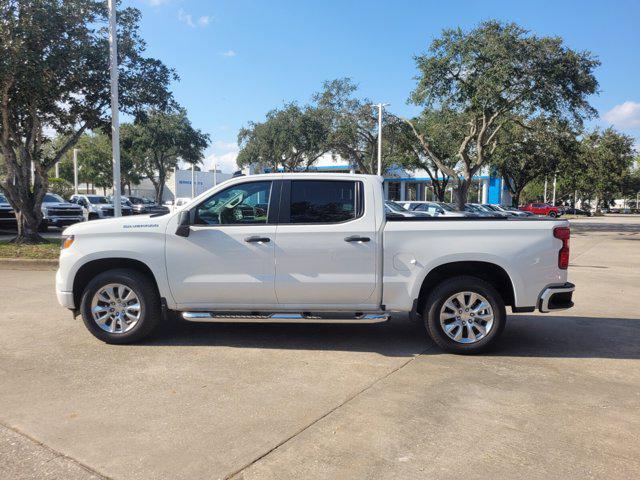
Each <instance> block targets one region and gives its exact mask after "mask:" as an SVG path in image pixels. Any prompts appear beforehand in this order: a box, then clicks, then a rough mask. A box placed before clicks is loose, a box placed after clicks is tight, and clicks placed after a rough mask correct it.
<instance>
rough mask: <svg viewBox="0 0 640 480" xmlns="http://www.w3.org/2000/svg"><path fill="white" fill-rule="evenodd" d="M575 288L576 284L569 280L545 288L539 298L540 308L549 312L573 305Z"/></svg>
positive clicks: (544, 311) (543, 311)
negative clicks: (562, 283)
mask: <svg viewBox="0 0 640 480" xmlns="http://www.w3.org/2000/svg"><path fill="white" fill-rule="evenodd" d="M575 289H576V286H575V285H574V284H573V283H569V282H567V283H565V284H564V285H554V286H551V287H547V288H545V289H544V290H543V291H542V293H541V294H540V298H539V299H538V310H540V311H541V312H542V313H547V312H554V311H556V310H566V309H567V308H571V307H573V300H572V297H573V292H574V290H575Z"/></svg>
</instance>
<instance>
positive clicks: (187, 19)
mask: <svg viewBox="0 0 640 480" xmlns="http://www.w3.org/2000/svg"><path fill="white" fill-rule="evenodd" d="M178 20H180V21H181V22H182V23H186V24H187V25H188V26H190V27H191V28H195V27H196V24H195V23H193V17H192V16H191V14H190V13H187V12H185V11H184V10H183V9H180V10H178Z"/></svg>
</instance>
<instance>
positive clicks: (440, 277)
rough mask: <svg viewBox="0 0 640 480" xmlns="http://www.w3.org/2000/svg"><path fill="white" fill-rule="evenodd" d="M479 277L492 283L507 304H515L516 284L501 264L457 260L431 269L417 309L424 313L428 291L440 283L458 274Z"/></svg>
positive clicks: (417, 301) (423, 285) (422, 288)
mask: <svg viewBox="0 0 640 480" xmlns="http://www.w3.org/2000/svg"><path fill="white" fill-rule="evenodd" d="M462 275H464V276H472V277H478V278H481V279H482V280H484V281H486V282H488V283H490V284H491V285H492V286H493V287H494V288H495V289H496V290H497V291H498V293H500V295H501V296H502V299H503V300H504V303H505V305H508V306H513V305H515V293H514V286H513V282H512V280H511V278H510V277H509V274H508V273H507V272H506V270H505V269H504V268H502V267H501V266H500V265H497V264H495V263H491V262H483V261H457V262H449V263H443V264H441V265H438V266H437V267H435V268H433V269H431V270H430V271H429V273H428V274H427V275H426V277H425V278H424V280H423V281H422V285H421V286H420V291H419V294H418V298H417V299H416V311H417V313H422V311H423V310H424V307H425V303H426V300H427V296H428V293H429V292H430V291H431V290H432V289H433V288H434V287H435V286H436V285H438V284H439V283H441V282H443V281H445V280H448V279H449V278H453V277H458V276H462Z"/></svg>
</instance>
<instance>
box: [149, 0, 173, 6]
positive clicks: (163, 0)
mask: <svg viewBox="0 0 640 480" xmlns="http://www.w3.org/2000/svg"><path fill="white" fill-rule="evenodd" d="M143 1H144V3H148V4H149V5H151V6H152V7H159V6H161V5H166V4H167V3H169V2H170V1H171V0H143Z"/></svg>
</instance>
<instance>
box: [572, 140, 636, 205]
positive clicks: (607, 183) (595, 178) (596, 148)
mask: <svg viewBox="0 0 640 480" xmlns="http://www.w3.org/2000/svg"><path fill="white" fill-rule="evenodd" d="M633 143H634V139H633V138H632V137H630V136H629V135H625V134H622V133H620V132H617V131H616V130H614V129H613V128H607V129H606V130H604V131H601V130H598V129H596V130H594V131H592V132H591V133H589V134H587V135H585V136H584V138H583V139H582V142H581V146H580V147H581V148H580V153H579V156H578V162H577V164H576V165H575V168H577V169H579V179H580V187H581V190H582V191H584V192H585V196H586V198H587V200H588V201H589V203H590V204H592V207H593V209H594V210H595V211H596V212H598V211H599V210H600V206H601V205H610V204H611V202H612V201H613V200H614V199H615V197H616V196H618V195H621V194H622V191H623V188H624V185H625V180H626V179H627V176H628V175H629V173H630V170H631V167H632V165H633V160H634V154H635V152H634V149H633Z"/></svg>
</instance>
